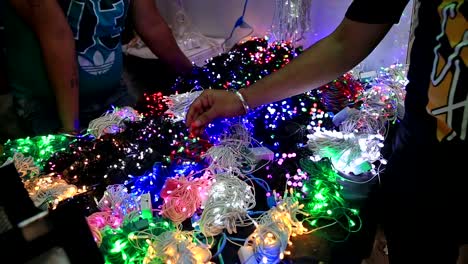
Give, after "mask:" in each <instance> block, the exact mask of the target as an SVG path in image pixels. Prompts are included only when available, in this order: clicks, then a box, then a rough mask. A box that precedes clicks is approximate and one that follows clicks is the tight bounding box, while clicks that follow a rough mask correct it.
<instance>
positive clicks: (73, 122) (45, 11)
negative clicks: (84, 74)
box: [9, 0, 79, 131]
mask: <svg viewBox="0 0 468 264" xmlns="http://www.w3.org/2000/svg"><path fill="white" fill-rule="evenodd" d="M9 1H10V2H11V4H12V6H13V7H14V8H15V10H16V11H17V12H18V14H19V15H20V16H21V17H22V18H23V19H24V21H25V22H26V23H27V24H28V25H29V26H30V27H31V28H32V29H33V31H34V32H35V33H36V35H37V38H38V40H39V42H40V45H41V49H42V55H43V58H44V64H45V66H46V69H47V73H48V77H49V80H50V83H51V85H52V86H53V89H54V91H55V97H56V105H57V110H58V113H59V116H60V119H61V121H62V127H63V129H64V130H65V131H75V130H77V129H78V128H79V121H78V120H79V116H78V115H79V101H78V100H79V86H78V71H77V63H76V54H75V41H74V38H73V34H72V32H71V29H70V27H69V26H68V23H67V20H66V18H65V16H64V14H63V12H62V10H61V9H60V6H59V5H58V3H57V0H9Z"/></svg>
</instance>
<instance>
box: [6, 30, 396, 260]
mask: <svg viewBox="0 0 468 264" xmlns="http://www.w3.org/2000/svg"><path fill="white" fill-rule="evenodd" d="M296 55H297V53H296V50H295V49H293V48H292V46H291V44H290V43H285V42H276V43H271V44H269V43H268V41H266V40H264V39H258V38H255V39H252V40H250V41H247V42H245V43H241V44H239V45H238V46H236V47H235V48H234V49H233V51H231V52H228V53H225V54H221V55H220V56H219V57H216V58H213V59H212V60H210V61H209V62H208V64H207V65H205V66H204V67H202V68H201V69H197V71H198V74H201V75H200V76H199V77H198V78H197V77H194V76H190V78H192V79H190V80H183V79H179V80H177V82H176V84H175V86H174V87H176V88H179V89H176V90H175V91H174V92H171V93H170V94H163V93H161V92H156V93H153V94H147V95H146V96H145V98H144V100H142V101H141V103H140V104H139V105H137V106H135V107H134V108H130V107H125V108H115V109H112V110H110V111H109V112H107V113H105V114H104V115H103V116H101V117H99V118H97V119H96V120H94V121H93V122H91V123H90V125H89V127H88V128H89V129H88V130H87V131H86V132H85V133H84V134H81V135H78V136H71V135H49V136H41V137H35V138H26V139H18V140H10V141H8V142H7V143H6V144H5V145H4V153H3V154H2V156H1V157H2V161H6V160H8V158H9V160H8V161H7V162H14V164H15V166H16V167H17V170H18V171H19V172H20V174H21V177H22V180H23V182H24V183H25V186H26V187H27V190H28V192H29V193H30V196H31V197H32V198H33V201H34V202H35V204H36V205H37V206H39V207H40V208H42V209H45V210H53V209H54V208H56V207H59V206H62V205H63V204H67V203H80V204H82V205H85V208H87V210H89V211H88V212H89V213H88V215H87V220H88V224H89V227H90V230H91V232H92V234H93V236H94V239H95V241H96V244H97V245H98V246H99V248H100V249H101V252H102V253H103V255H104V257H105V260H106V262H107V263H184V264H185V263H209V262H211V261H214V259H217V261H218V262H219V263H223V259H224V258H225V257H226V256H224V258H223V254H225V252H224V248H225V247H226V244H227V243H228V242H229V243H232V244H233V245H237V246H238V247H239V251H238V257H239V259H241V260H243V261H244V262H242V263H247V261H248V263H279V262H280V261H281V259H282V258H288V253H289V251H291V248H290V247H289V246H290V244H291V237H294V236H301V235H307V234H309V233H312V232H316V231H318V230H322V231H324V232H325V231H326V230H328V229H326V227H330V226H337V227H341V228H343V229H344V230H346V231H347V232H355V231H357V230H358V229H359V227H360V219H359V212H358V211H357V210H354V209H353V208H351V207H350V206H349V204H348V202H347V201H346V199H345V198H344V196H343V194H342V191H343V186H342V185H341V183H340V180H342V178H341V176H340V174H339V173H342V172H343V173H349V172H350V171H351V172H375V173H376V174H378V171H379V169H378V168H375V167H374V163H378V164H383V163H385V161H384V159H383V158H382V157H381V155H380V150H381V147H382V142H383V137H384V136H385V133H382V130H381V129H379V128H378V126H377V125H376V126H374V125H370V121H369V120H371V119H367V117H366V118H361V119H363V120H365V122H367V124H365V125H362V126H357V125H356V123H358V122H356V121H354V120H355V119H356V118H355V116H353V115H357V117H362V116H365V115H367V113H373V115H374V114H375V115H376V116H377V117H376V118H375V120H379V122H380V123H379V124H382V120H384V123H385V122H387V123H392V122H395V120H397V118H398V116H399V112H395V111H394V110H395V109H397V107H396V106H397V105H398V104H399V103H400V102H401V98H402V97H399V96H400V95H401V93H400V92H401V91H400V90H395V89H394V88H393V87H399V88H398V89H401V85H400V83H401V80H400V79H398V81H396V82H398V84H395V85H393V84H392V83H391V80H390V78H393V77H391V76H401V74H398V73H397V72H395V71H396V70H398V69H399V68H398V67H397V68H388V69H391V70H392V72H391V74H381V75H380V76H384V77H380V80H379V83H384V81H385V84H386V85H387V86H385V88H382V89H380V88H377V87H378V86H377V85H373V86H372V87H373V88H372V87H371V88H365V89H364V88H363V90H362V91H361V90H360V89H357V87H360V86H358V85H357V84H356V83H353V84H352V87H346V85H345V82H343V81H342V80H343V79H346V78H350V77H349V76H348V75H346V76H344V77H343V78H341V81H339V83H340V85H343V86H340V87H339V88H340V89H335V90H334V93H333V94H329V95H327V96H328V97H327V98H328V99H330V98H332V97H333V96H336V94H335V92H337V91H346V89H349V90H350V91H347V92H345V95H344V96H336V98H344V99H345V100H344V101H346V102H349V104H350V106H351V107H353V109H354V110H355V111H354V113H353V115H351V114H350V115H348V116H346V118H343V119H342V122H341V123H339V124H338V125H335V124H334V122H332V121H334V120H332V118H333V117H334V116H335V114H336V113H332V112H329V111H327V107H326V106H325V105H324V103H328V99H327V100H321V99H322V97H321V96H322V95H323V93H322V92H314V91H313V92H310V93H307V94H303V95H299V96H297V97H293V98H290V99H287V100H284V101H281V102H276V103H273V104H269V105H266V106H264V107H262V108H260V109H258V110H257V111H255V112H252V113H250V114H249V115H247V116H245V117H242V118H232V119H226V120H218V121H215V122H214V123H213V124H211V125H210V126H209V127H208V128H207V131H206V134H205V135H203V136H202V137H201V138H193V137H191V136H190V135H189V132H188V130H187V127H186V126H185V124H184V123H183V120H185V115H186V112H187V110H188V108H189V106H190V105H191V103H192V102H193V101H194V100H195V99H196V98H197V97H198V96H199V95H200V93H201V92H202V91H201V90H200V89H193V87H195V86H196V85H192V84H194V83H196V81H197V80H198V84H203V86H205V85H206V86H205V87H216V88H220V89H228V88H240V87H246V89H248V86H249V85H250V84H252V83H254V82H255V81H257V80H259V79H261V78H263V77H264V76H266V75H268V74H270V73H271V72H274V71H276V70H277V69H279V68H281V67H283V66H284V65H285V64H287V63H289V61H290V60H292V59H293V58H294V57H295V56H296ZM388 69H387V70H388ZM385 78H387V79H385ZM398 78H400V77H398ZM346 80H347V79H346ZM336 83H337V82H334V84H333V83H332V84H328V86H329V87H330V85H335V86H336ZM189 86H190V88H189V89H188V88H187V87H189ZM362 87H365V85H363V86H362ZM380 87H383V86H380ZM392 89H393V90H392ZM399 91H400V92H399ZM349 95H352V96H349ZM344 101H343V102H344ZM358 102H361V103H362V102H364V103H362V104H361V105H359V104H358ZM340 105H341V104H339V105H338V104H337V105H334V104H333V105H332V104H330V105H329V106H332V108H333V109H334V108H337V107H338V106H340ZM389 105H390V106H391V107H388V106H389ZM373 118H374V117H373ZM366 120H367V121H366ZM372 120H374V119H372ZM346 122H347V123H346ZM385 125H386V126H388V124H385ZM348 127H349V128H348ZM364 127H369V128H370V129H364ZM333 129H335V130H338V131H337V132H327V131H326V130H333ZM348 130H350V131H348ZM309 131H311V133H310V135H309V136H308V135H307V134H308V132H309ZM351 132H352V133H351ZM371 132H372V133H371ZM363 164H364V165H366V166H364V165H363ZM286 188H292V189H290V190H286ZM285 190H286V191H285ZM245 230H251V231H249V232H248V234H249V235H246V236H244V237H241V238H239V237H238V236H241V235H242V234H244V233H245ZM252 230H253V231H252ZM238 242H239V243H238ZM291 253H292V254H294V252H291ZM230 257H231V256H230ZM254 261H255V262H254Z"/></svg>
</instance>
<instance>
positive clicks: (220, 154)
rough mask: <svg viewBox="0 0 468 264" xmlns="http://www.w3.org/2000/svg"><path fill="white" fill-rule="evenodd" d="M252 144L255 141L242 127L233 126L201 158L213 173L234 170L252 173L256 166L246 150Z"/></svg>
mask: <svg viewBox="0 0 468 264" xmlns="http://www.w3.org/2000/svg"><path fill="white" fill-rule="evenodd" d="M252 142H256V141H255V140H253V139H252V138H251V136H250V133H249V131H247V129H246V128H245V127H244V126H243V125H239V124H233V125H231V126H230V127H229V128H228V129H227V131H225V132H224V133H223V134H222V135H221V136H220V138H219V142H218V144H216V145H214V146H213V147H211V148H210V149H208V151H207V152H206V154H204V155H203V156H202V157H203V158H205V159H207V161H208V162H209V163H210V165H209V167H208V168H209V169H210V170H212V171H214V172H219V171H225V170H228V171H230V170H234V171H238V172H241V171H242V172H243V173H252V172H254V171H255V169H256V164H257V161H256V160H255V158H254V157H252V155H250V153H249V150H248V149H249V147H250V146H252V145H251V143H252Z"/></svg>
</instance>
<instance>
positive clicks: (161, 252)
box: [143, 230, 211, 264]
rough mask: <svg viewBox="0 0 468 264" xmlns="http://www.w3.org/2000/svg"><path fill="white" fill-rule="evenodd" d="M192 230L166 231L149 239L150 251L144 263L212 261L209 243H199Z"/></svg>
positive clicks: (180, 263) (202, 263)
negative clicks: (196, 241)
mask: <svg viewBox="0 0 468 264" xmlns="http://www.w3.org/2000/svg"><path fill="white" fill-rule="evenodd" d="M194 241H195V239H194V235H193V233H192V232H185V231H179V230H175V231H166V232H164V233H162V234H160V235H159V236H156V237H153V238H152V239H148V240H147V243H148V244H149V247H148V252H147V254H146V256H145V259H144V260H143V263H155V262H157V263H158V261H160V262H162V263H168V264H183V263H193V264H207V263H211V262H210V259H211V252H210V250H209V249H208V246H207V245H197V244H196V243H195V242H194Z"/></svg>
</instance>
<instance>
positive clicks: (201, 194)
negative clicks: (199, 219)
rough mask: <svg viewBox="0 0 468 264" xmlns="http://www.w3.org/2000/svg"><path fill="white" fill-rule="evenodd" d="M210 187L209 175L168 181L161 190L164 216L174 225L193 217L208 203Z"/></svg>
mask: <svg viewBox="0 0 468 264" xmlns="http://www.w3.org/2000/svg"><path fill="white" fill-rule="evenodd" d="M210 187H211V179H210V177H209V175H203V176H201V177H200V178H194V177H188V178H186V177H183V176H182V177H176V178H170V179H167V180H166V183H165V184H164V186H163V188H162V190H161V198H163V199H164V203H163V205H162V208H161V211H162V215H163V216H164V217H166V218H169V219H171V220H172V221H173V222H174V223H181V222H183V221H184V220H185V219H188V218H190V217H192V216H193V214H194V213H195V212H196V211H197V210H198V209H199V208H200V207H201V205H202V204H203V203H204V202H205V201H206V199H207V196H208V191H209V189H210Z"/></svg>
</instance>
